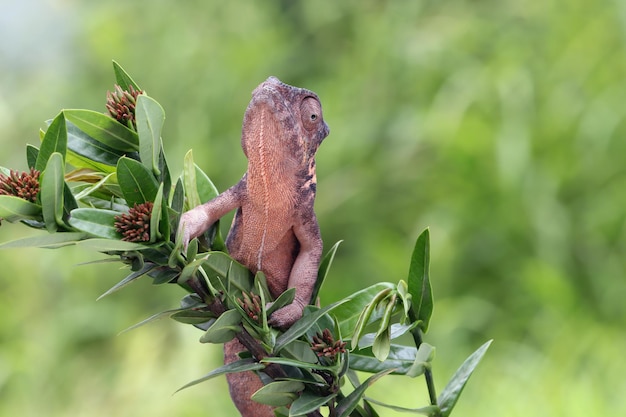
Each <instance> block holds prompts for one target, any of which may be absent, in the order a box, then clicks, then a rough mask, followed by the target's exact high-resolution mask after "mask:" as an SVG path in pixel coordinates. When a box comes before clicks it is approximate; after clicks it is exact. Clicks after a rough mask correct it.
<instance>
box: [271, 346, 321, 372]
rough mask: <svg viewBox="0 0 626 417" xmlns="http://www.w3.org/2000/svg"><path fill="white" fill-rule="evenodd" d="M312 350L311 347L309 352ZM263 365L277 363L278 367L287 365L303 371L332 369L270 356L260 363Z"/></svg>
mask: <svg viewBox="0 0 626 417" xmlns="http://www.w3.org/2000/svg"><path fill="white" fill-rule="evenodd" d="M310 349H311V347H310V346H309V350H310ZM260 362H261V363H275V364H278V365H287V366H293V367H295V368H302V369H318V370H323V369H325V370H328V369H332V367H331V366H325V365H317V364H314V363H310V362H303V361H299V360H297V359H290V358H285V357H282V356H268V357H266V358H263V359H261V361H260Z"/></svg>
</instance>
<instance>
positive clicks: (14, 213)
mask: <svg viewBox="0 0 626 417" xmlns="http://www.w3.org/2000/svg"><path fill="white" fill-rule="evenodd" d="M0 218H1V219H4V220H6V221H9V222H15V221H18V220H22V219H33V220H38V219H41V206H39V205H37V204H35V203H31V202H30V201H26V200H24V199H23V198H19V197H15V196H12V195H0Z"/></svg>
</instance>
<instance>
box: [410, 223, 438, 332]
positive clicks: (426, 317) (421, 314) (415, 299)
mask: <svg viewBox="0 0 626 417" xmlns="http://www.w3.org/2000/svg"><path fill="white" fill-rule="evenodd" d="M429 270H430V231H429V229H428V228H426V229H424V231H423V232H422V234H420V235H419V237H418V238H417V241H416V242H415V248H414V249H413V255H412V256H411V266H410V268H409V278H408V284H409V293H410V294H411V302H412V305H411V310H412V311H413V313H414V315H415V319H416V320H421V322H422V323H421V324H420V326H419V327H420V328H421V329H422V330H423V331H424V333H426V331H427V330H428V323H429V321H430V316H431V315H432V312H433V293H432V289H431V287H430V277H429Z"/></svg>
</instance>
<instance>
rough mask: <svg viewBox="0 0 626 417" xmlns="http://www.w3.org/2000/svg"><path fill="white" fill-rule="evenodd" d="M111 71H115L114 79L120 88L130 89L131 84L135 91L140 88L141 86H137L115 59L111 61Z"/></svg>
mask: <svg viewBox="0 0 626 417" xmlns="http://www.w3.org/2000/svg"><path fill="white" fill-rule="evenodd" d="M113 72H114V73H115V80H116V82H117V85H119V86H120V87H122V90H127V91H128V90H130V86H131V85H132V86H133V88H134V89H135V90H137V91H139V90H141V88H139V86H138V85H137V83H136V82H135V81H134V80H133V79H132V78H131V76H130V75H128V73H127V72H126V71H124V68H122V67H121V66H120V64H118V63H117V62H115V61H113Z"/></svg>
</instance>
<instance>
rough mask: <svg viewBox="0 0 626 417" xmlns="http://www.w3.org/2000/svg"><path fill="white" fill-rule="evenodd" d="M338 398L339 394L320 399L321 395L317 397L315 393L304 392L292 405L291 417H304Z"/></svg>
mask: <svg viewBox="0 0 626 417" xmlns="http://www.w3.org/2000/svg"><path fill="white" fill-rule="evenodd" d="M336 396H337V394H331V395H328V396H326V397H320V396H319V395H315V394H313V393H310V392H309V391H304V392H303V393H302V394H301V395H300V396H299V397H298V398H297V399H296V400H295V401H294V402H293V403H292V404H291V407H290V408H289V416H290V417H295V416H303V415H306V414H308V413H312V412H313V411H315V410H317V409H318V408H320V407H321V406H323V405H325V404H326V403H328V402H329V401H330V400H332V399H333V398H335V397H336Z"/></svg>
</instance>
